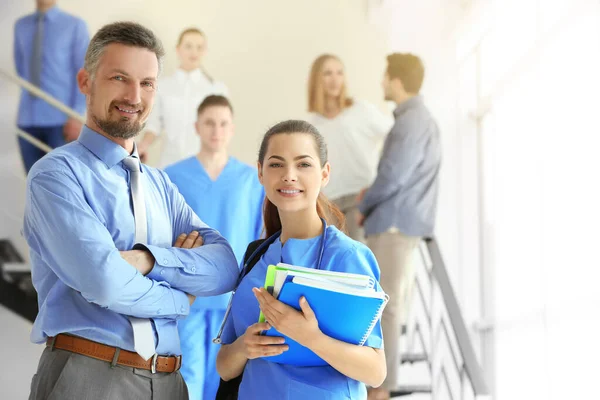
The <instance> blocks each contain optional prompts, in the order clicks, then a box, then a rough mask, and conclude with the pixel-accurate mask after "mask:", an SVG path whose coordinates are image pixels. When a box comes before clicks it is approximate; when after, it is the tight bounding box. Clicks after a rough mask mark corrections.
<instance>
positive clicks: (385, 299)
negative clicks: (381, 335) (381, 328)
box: [358, 294, 390, 346]
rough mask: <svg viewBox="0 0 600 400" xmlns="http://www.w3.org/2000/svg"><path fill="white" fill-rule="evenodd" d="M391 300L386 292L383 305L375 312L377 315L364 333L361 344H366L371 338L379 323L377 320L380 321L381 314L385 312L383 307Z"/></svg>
mask: <svg viewBox="0 0 600 400" xmlns="http://www.w3.org/2000/svg"><path fill="white" fill-rule="evenodd" d="M389 300H390V296H388V295H387V294H386V295H385V297H384V299H383V301H382V302H381V305H380V306H379V308H378V309H377V312H376V313H375V316H374V317H373V319H372V320H371V324H370V325H369V327H368V328H367V331H366V332H365V334H364V335H363V337H362V339H360V343H359V344H358V345H359V346H362V345H364V344H365V342H366V341H367V339H368V338H369V336H370V335H371V332H372V331H373V328H375V325H377V321H379V318H381V314H383V309H384V308H385V306H386V304H387V303H388V301H389Z"/></svg>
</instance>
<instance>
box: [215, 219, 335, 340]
mask: <svg viewBox="0 0 600 400" xmlns="http://www.w3.org/2000/svg"><path fill="white" fill-rule="evenodd" d="M321 221H322V222H323V233H322V234H321V248H320V249H319V258H317V269H321V261H323V251H324V250H325V242H326V240H327V222H326V221H325V220H324V219H323V218H321ZM279 236H281V231H279V232H276V233H274V234H273V235H272V236H271V237H269V238H268V239H267V240H265V241H264V242H262V243H261V244H260V246H258V248H257V249H256V250H254V252H253V253H252V254H251V255H250V257H248V259H247V260H246V262H245V263H244V267H243V268H242V272H241V273H240V276H239V278H238V281H237V284H236V285H235V290H237V287H238V286H239V285H240V283H241V281H242V279H243V278H244V276H246V270H247V269H248V265H249V264H250V263H251V262H252V260H254V259H255V258H256V257H257V256H258V255H259V254H261V253H264V252H265V250H266V248H267V247H269V246H270V245H272V244H273V243H275V241H276V240H277V239H279ZM282 261H283V260H282ZM235 290H234V291H233V292H231V297H229V303H227V309H226V310H225V316H224V317H223V321H222V322H221V326H220V327H219V332H218V333H217V337H215V338H214V339H213V340H212V342H213V343H214V344H221V335H222V334H223V329H225V323H226V322H227V318H228V317H229V314H230V313H231V305H232V303H233V296H234V295H235Z"/></svg>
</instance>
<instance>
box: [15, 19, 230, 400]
mask: <svg viewBox="0 0 600 400" xmlns="http://www.w3.org/2000/svg"><path fill="white" fill-rule="evenodd" d="M163 55H164V51H163V49H162V45H161V43H160V41H159V40H158V39H157V38H156V36H154V34H153V33H152V32H151V31H150V30H148V29H146V28H144V27H142V26H141V25H138V24H135V23H129V22H122V23H114V24H109V25H106V26H104V27H103V28H102V29H100V30H99V31H98V33H97V34H96V35H95V36H94V38H93V39H92V41H91V43H90V48H89V50H88V53H87V55H86V62H85V67H84V69H82V70H81V71H79V73H78V76H77V77H78V83H79V86H80V88H81V91H82V92H83V93H84V94H86V96H87V97H88V109H87V121H86V125H85V126H84V128H83V130H82V132H81V134H80V136H79V139H78V140H77V141H75V142H73V143H70V144H67V145H65V146H63V147H61V148H59V149H57V150H55V151H53V152H52V153H50V154H48V155H46V156H45V157H43V158H42V159H41V160H40V161H38V162H37V163H36V164H34V166H33V168H32V169H31V171H30V173H29V175H28V179H27V197H26V199H27V200H26V205H25V218H24V227H23V234H24V236H25V239H26V240H27V243H28V244H29V247H30V258H31V268H32V269H31V273H32V280H33V284H34V286H35V289H36V291H37V293H38V305H39V314H38V316H37V318H36V320H35V323H34V325H33V329H32V333H31V339H32V341H33V342H35V343H44V342H46V343H47V347H46V349H45V350H44V352H43V354H42V357H41V360H40V364H39V366H38V370H37V373H36V375H35V376H34V378H33V382H32V385H31V387H32V392H31V395H30V399H46V398H61V399H63V398H64V399H67V398H68V399H83V398H93V399H134V398H135V399H138V398H139V399H142V398H146V399H182V400H183V399H187V398H188V395H187V389H186V386H185V382H184V381H183V378H182V377H181V374H180V373H179V371H178V369H179V366H180V365H181V358H180V357H179V355H180V354H181V349H180V339H179V335H178V331H177V324H178V321H179V320H181V319H182V318H185V317H186V316H187V315H188V314H189V310H190V305H191V304H192V303H193V301H194V299H195V296H212V295H217V294H221V293H226V292H229V291H230V290H231V289H232V288H233V286H234V285H235V282H236V280H237V277H238V274H239V271H238V267H237V263H236V260H235V256H234V254H233V251H232V250H231V247H230V246H229V244H228V243H227V241H226V240H225V239H224V238H223V237H221V236H220V235H219V233H218V232H217V231H215V230H213V229H211V228H209V227H208V226H207V225H206V224H204V223H203V222H202V221H201V220H200V218H198V216H197V215H196V214H195V213H194V212H193V210H192V209H191V208H190V207H189V206H188V205H187V204H186V202H185V200H184V198H183V197H182V196H181V194H180V193H179V192H178V190H177V187H176V186H175V185H174V184H173V183H172V182H171V181H170V180H169V178H168V176H167V175H166V174H165V173H164V172H162V171H159V170H157V169H154V168H150V167H148V166H146V165H143V164H139V160H138V154H137V150H136V148H135V143H134V137H135V136H136V135H137V134H138V133H139V132H140V131H141V130H142V128H143V124H144V121H145V120H146V119H147V118H148V114H149V113H150V110H151V109H152V104H153V101H154V96H155V89H156V81H157V77H158V74H159V70H160V68H159V66H160V63H161V60H162V57H163ZM142 210H144V212H142ZM144 214H145V217H144ZM142 236H144V237H145V239H138V238H140V237H142ZM184 239H185V240H184ZM140 240H141V241H140ZM190 242H191V243H192V244H191V245H190V244H189V243H190ZM174 243H175V245H174ZM201 244H202V246H200V245H201ZM199 246H200V247H199ZM148 340H149V341H150V343H148ZM152 341H153V343H152ZM148 346H151V350H152V351H154V352H155V355H154V356H152V358H150V359H148V358H147V356H142V354H143V353H144V352H143V351H142V348H145V349H147V348H148ZM111 366H112V367H113V368H111ZM59 376H60V378H59Z"/></svg>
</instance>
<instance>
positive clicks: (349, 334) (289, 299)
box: [263, 282, 387, 367]
mask: <svg viewBox="0 0 600 400" xmlns="http://www.w3.org/2000/svg"><path fill="white" fill-rule="evenodd" d="M302 296H304V297H306V300H307V301H308V304H309V305H310V307H311V308H312V310H313V311H314V313H315V316H316V318H317V321H319V328H320V329H321V331H322V332H323V333H324V334H326V335H327V336H330V337H332V338H334V339H338V340H341V341H343V342H346V343H351V344H356V345H361V346H362V345H363V344H364V343H365V341H366V340H367V338H368V337H369V335H370V334H371V331H372V330H373V328H374V327H375V324H376V323H377V321H378V320H379V318H380V316H381V312H382V311H383V308H384V307H385V304H386V303H387V296H386V299H380V298H373V297H362V296H358V295H354V294H347V293H340V292H335V291H331V290H326V289H321V288H315V287H311V286H305V285H301V284H297V283H294V282H286V283H285V284H284V285H283V287H282V289H281V292H280V293H279V297H278V300H279V301H281V302H283V303H285V304H287V305H289V306H291V307H294V308H295V309H297V310H300V298H301V297H302ZM263 334H264V335H267V336H280V337H284V338H285V344H287V345H288V346H289V349H288V350H287V351H285V352H283V354H280V355H277V356H270V357H263V358H264V359H265V360H268V361H271V362H276V363H280V364H289V365H295V366H303V367H315V366H323V365H327V363H326V362H325V361H324V360H323V359H322V358H321V357H319V356H317V355H316V354H315V353H314V352H313V351H311V350H309V349H308V348H307V347H304V346H302V345H300V344H299V343H298V342H296V341H294V340H292V339H290V338H289V337H287V336H285V335H283V334H281V333H279V332H278V331H277V330H276V329H275V328H273V327H272V328H271V329H269V330H267V331H265V332H264V333H263Z"/></svg>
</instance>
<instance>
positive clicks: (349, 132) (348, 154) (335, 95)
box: [308, 54, 393, 241]
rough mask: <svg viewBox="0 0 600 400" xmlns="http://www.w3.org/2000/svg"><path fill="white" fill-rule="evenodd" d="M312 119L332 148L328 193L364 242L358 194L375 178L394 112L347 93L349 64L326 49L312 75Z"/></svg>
mask: <svg viewBox="0 0 600 400" xmlns="http://www.w3.org/2000/svg"><path fill="white" fill-rule="evenodd" d="M308 111H309V112H310V116H309V117H308V121H309V122H310V123H311V124H313V125H314V126H315V127H316V128H317V129H318V130H319V131H320V132H321V134H322V135H323V136H324V137H325V140H326V142H327V145H328V147H329V161H330V163H331V181H330V183H329V185H328V186H326V187H325V188H324V193H325V195H326V196H327V197H328V198H330V199H332V200H333V201H334V203H336V205H337V206H338V207H339V208H340V210H342V212H343V213H344V214H345V215H346V224H347V229H348V235H349V236H350V237H351V238H353V239H355V240H359V241H364V233H363V229H362V228H361V227H360V226H359V225H358V222H357V220H358V209H357V208H356V206H357V201H358V200H357V199H358V197H359V195H360V194H361V193H362V191H363V190H364V189H365V188H367V187H369V186H370V185H371V183H372V182H373V180H374V178H375V172H376V169H377V161H378V160H379V154H378V150H379V147H380V145H381V143H382V141H383V139H384V138H385V136H386V135H387V133H388V132H389V131H390V129H391V127H392V124H393V117H392V115H391V114H390V115H389V116H387V115H384V114H383V113H381V112H380V111H379V110H378V109H377V108H376V107H375V106H374V105H372V104H369V103H367V102H364V101H354V100H353V99H351V98H350V97H348V94H347V86H346V77H345V73H344V65H343V64H342V62H341V61H340V59H339V58H338V57H337V56H334V55H331V54H324V55H321V56H320V57H318V58H317V59H316V60H315V61H314V62H313V65H312V68H311V71H310V77H309V80H308Z"/></svg>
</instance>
